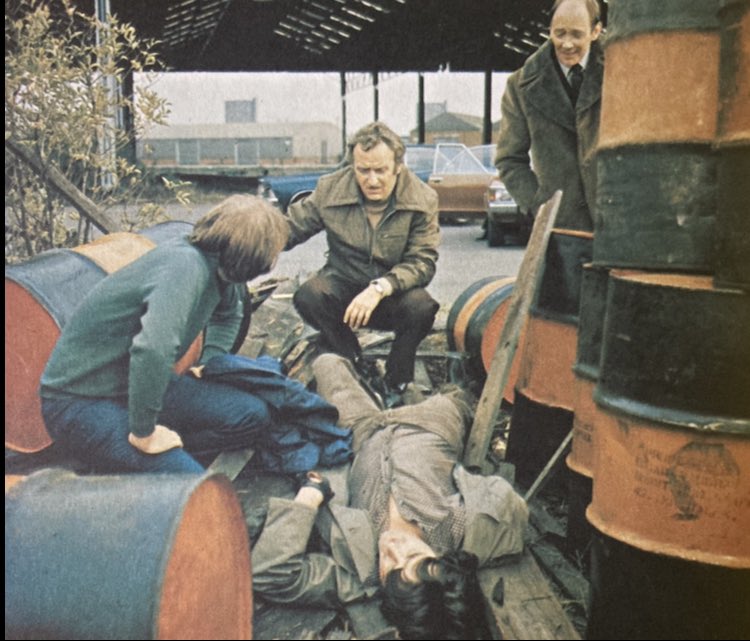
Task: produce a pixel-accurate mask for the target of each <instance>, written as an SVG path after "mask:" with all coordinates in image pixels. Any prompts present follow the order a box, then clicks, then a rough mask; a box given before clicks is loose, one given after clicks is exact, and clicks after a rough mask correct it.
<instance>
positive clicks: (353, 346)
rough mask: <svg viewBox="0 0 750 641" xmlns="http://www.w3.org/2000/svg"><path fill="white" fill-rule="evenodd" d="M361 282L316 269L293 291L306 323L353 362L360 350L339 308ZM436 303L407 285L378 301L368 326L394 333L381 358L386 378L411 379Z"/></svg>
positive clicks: (393, 382) (329, 346)
mask: <svg viewBox="0 0 750 641" xmlns="http://www.w3.org/2000/svg"><path fill="white" fill-rule="evenodd" d="M365 287H366V285H361V284H356V283H351V282H348V281H344V280H342V279H340V278H336V277H335V276H331V275H321V274H318V275H316V276H313V277H312V278H311V279H310V280H308V281H306V282H305V283H303V284H302V285H301V286H300V287H299V289H298V290H297V291H296V293H295V294H294V306H295V307H296V308H297V311H298V312H299V314H300V316H302V318H303V319H304V320H305V322H306V323H308V324H309V325H312V326H313V327H314V328H315V329H317V330H319V331H320V333H321V337H322V339H323V342H324V348H325V349H328V350H330V351H332V352H335V353H336V354H340V355H341V356H344V357H346V358H348V359H350V360H352V361H355V360H356V359H358V358H359V356H360V355H361V349H360V346H359V341H358V340H357V336H356V335H355V333H354V332H353V331H352V330H351V328H349V326H348V325H345V324H344V321H343V319H344V312H345V311H346V308H347V307H348V305H349V303H351V301H352V299H353V298H354V297H355V296H356V295H357V294H359V293H360V292H361V291H362V290H363V289H364V288H365ZM439 307H440V306H439V305H438V303H437V302H436V301H435V300H434V299H433V298H432V296H430V295H429V294H428V293H427V291H426V290H424V289H422V288H415V289H410V290H408V291H406V292H403V293H397V294H394V295H393V296H388V297H386V298H384V299H383V300H382V301H380V304H379V305H378V306H377V307H376V308H375V311H374V312H373V313H372V316H371V317H370V322H369V324H368V327H370V328H373V329H380V330H388V331H393V332H395V334H396V336H395V339H394V341H393V346H392V347H391V351H390V354H389V355H388V360H387V361H386V379H387V381H388V383H390V384H391V385H398V384H399V383H408V382H410V381H412V380H414V361H415V360H416V357H417V348H418V347H419V343H421V342H422V339H423V338H424V337H425V336H427V334H428V333H429V332H430V330H431V329H432V324H433V323H434V322H435V314H437V311H438V308H439Z"/></svg>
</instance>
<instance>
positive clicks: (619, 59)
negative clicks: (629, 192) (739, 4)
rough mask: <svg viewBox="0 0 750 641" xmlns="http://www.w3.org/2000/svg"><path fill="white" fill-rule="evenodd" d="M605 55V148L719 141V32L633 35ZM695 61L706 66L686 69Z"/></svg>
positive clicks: (601, 136) (602, 135) (602, 143)
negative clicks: (717, 116)
mask: <svg viewBox="0 0 750 641" xmlns="http://www.w3.org/2000/svg"><path fill="white" fill-rule="evenodd" d="M606 55H607V64H606V65H605V67H604V84H603V91H602V116H601V127H600V129H599V140H598V144H599V148H600V149H607V148H612V147H618V146H621V145H638V144H653V143H684V142H694V143H697V142H704V143H709V144H710V143H712V142H713V141H714V138H715V136H716V114H717V111H718V101H719V91H718V89H719V32H718V30H716V29H714V30H713V31H668V32H656V33H648V34H639V35H634V36H633V37H631V38H627V39H622V40H618V41H617V42H614V43H612V44H610V45H609V46H607V51H606ZM690 59H698V60H700V61H701V62H700V64H699V65H686V64H685V61H686V60H690ZM654 60H658V61H659V64H658V65H655V64H654Z"/></svg>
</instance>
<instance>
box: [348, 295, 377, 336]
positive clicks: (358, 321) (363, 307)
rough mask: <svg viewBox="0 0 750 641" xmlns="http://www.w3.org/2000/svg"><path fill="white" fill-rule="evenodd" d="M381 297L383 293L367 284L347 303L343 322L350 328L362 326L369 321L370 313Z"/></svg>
mask: <svg viewBox="0 0 750 641" xmlns="http://www.w3.org/2000/svg"><path fill="white" fill-rule="evenodd" d="M382 299H383V295H382V294H381V293H379V292H378V290H376V289H375V288H374V287H373V286H372V285H368V286H367V287H366V288H365V289H363V290H362V291H361V292H360V293H359V294H357V295H356V296H355V297H354V299H353V300H352V302H351V303H349V307H347V308H346V311H345V312H344V323H346V324H347V325H349V327H351V328H352V329H359V328H360V327H364V326H365V325H367V323H369V322H370V317H371V316H372V313H373V312H374V311H375V308H376V307H377V306H378V305H379V304H380V301H381V300H382Z"/></svg>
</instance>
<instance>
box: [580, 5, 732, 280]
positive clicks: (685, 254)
mask: <svg viewBox="0 0 750 641" xmlns="http://www.w3.org/2000/svg"><path fill="white" fill-rule="evenodd" d="M717 9H718V0H679V1H678V0H664V1H663V2H652V1H651V0H628V1H624V0H618V1H613V2H611V3H610V6H609V12H608V27H607V31H608V33H607V39H606V58H607V64H606V66H605V70H604V83H603V91H602V111H601V126H600V129H599V138H598V150H597V161H596V162H597V180H598V188H597V204H596V209H597V213H598V216H597V220H596V224H595V239H594V256H593V259H594V262H595V263H597V264H601V265H605V266H610V267H626V268H633V269H656V270H665V271H672V270H681V271H691V272H697V273H710V271H711V270H712V268H713V265H714V252H715V246H714V242H713V238H714V231H715V224H716V213H717V181H716V176H717V155H716V152H715V150H714V144H715V141H716V123H717V114H718V96H719V92H718V86H719V49H720V46H719V28H718V27H719V22H718V18H717ZM654 61H658V64H654Z"/></svg>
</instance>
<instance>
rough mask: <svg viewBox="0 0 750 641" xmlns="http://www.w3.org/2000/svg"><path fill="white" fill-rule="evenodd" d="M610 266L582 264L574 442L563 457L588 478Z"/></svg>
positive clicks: (570, 465) (569, 464) (574, 369)
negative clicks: (595, 391) (568, 452)
mask: <svg viewBox="0 0 750 641" xmlns="http://www.w3.org/2000/svg"><path fill="white" fill-rule="evenodd" d="M608 279H609V270H608V269H606V268H603V267H599V266H596V265H593V264H591V263H589V264H586V265H584V266H583V275H582V277H581V304H580V307H579V318H578V339H577V340H578V342H577V344H576V360H575V364H574V365H573V376H574V379H575V382H574V385H575V390H574V401H573V442H572V445H571V450H570V454H569V455H568V458H567V459H566V462H567V464H568V467H569V468H570V469H571V470H573V471H574V472H576V473H578V474H582V475H584V476H586V477H588V478H591V467H592V464H593V456H594V450H593V433H594V427H595V425H596V419H595V416H596V411H597V409H596V404H595V403H594V398H593V393H594V387H595V385H596V381H597V379H598V378H599V359H600V356H601V347H602V332H603V329H604V314H605V310H606V305H607V283H608Z"/></svg>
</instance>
